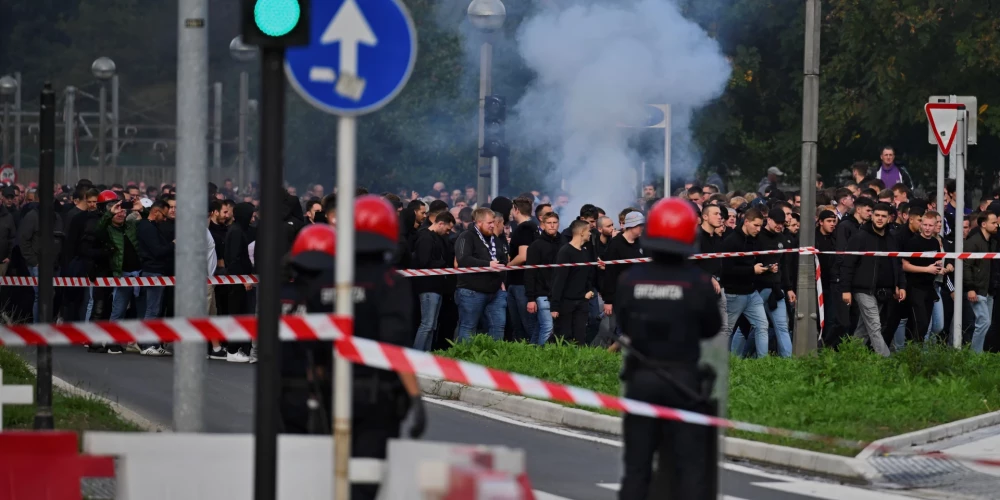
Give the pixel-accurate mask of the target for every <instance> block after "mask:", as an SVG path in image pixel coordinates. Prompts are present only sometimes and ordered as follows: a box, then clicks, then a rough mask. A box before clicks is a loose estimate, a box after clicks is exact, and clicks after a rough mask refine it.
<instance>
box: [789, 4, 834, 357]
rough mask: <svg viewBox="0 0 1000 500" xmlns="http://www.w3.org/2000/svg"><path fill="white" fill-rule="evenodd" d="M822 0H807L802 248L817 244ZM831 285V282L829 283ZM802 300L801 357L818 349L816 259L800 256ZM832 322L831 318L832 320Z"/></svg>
mask: <svg viewBox="0 0 1000 500" xmlns="http://www.w3.org/2000/svg"><path fill="white" fill-rule="evenodd" d="M822 19H823V18H822V9H821V7H820V0H806V39H805V58H804V59H805V61H804V62H805V64H804V66H803V70H802V73H803V76H804V79H803V81H802V186H801V192H802V209H801V210H802V212H801V220H802V227H801V229H799V246H800V247H812V246H814V245H815V243H816V224H815V222H814V221H815V219H816V158H817V157H816V155H817V149H818V146H817V141H818V140H819V38H820V31H821V30H820V27H821V23H822ZM827 282H828V283H829V280H827ZM797 289H798V300H797V301H796V304H795V311H796V315H795V345H794V346H793V347H794V353H795V355H797V356H803V355H806V354H808V353H810V352H812V351H814V350H816V342H817V336H818V335H817V333H816V330H815V329H816V318H817V317H818V316H817V310H816V308H817V298H816V256H815V255H806V254H800V255H799V276H798V287H797ZM828 319H829V318H828Z"/></svg>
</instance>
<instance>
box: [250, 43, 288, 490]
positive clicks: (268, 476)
mask: <svg viewBox="0 0 1000 500" xmlns="http://www.w3.org/2000/svg"><path fill="white" fill-rule="evenodd" d="M284 66H285V49H284V48H274V47H264V48H261V69H260V74H261V106H260V126H261V131H260V132H261V133H260V186H261V194H260V196H261V199H260V206H261V217H260V222H259V230H260V233H259V235H258V236H257V248H256V252H257V258H256V259H255V261H256V262H257V273H258V275H259V276H260V288H259V289H258V295H257V315H258V317H257V321H258V323H257V350H258V361H257V398H256V402H255V408H254V416H255V421H254V436H255V441H254V447H255V448H254V499H255V500H274V499H275V496H276V494H277V485H278V481H277V462H278V418H279V411H278V405H279V403H280V386H279V384H280V382H281V380H280V376H281V371H280V366H279V365H278V359H279V358H278V349H279V348H280V344H279V341H278V317H279V315H280V314H281V309H280V308H281V304H280V293H281V281H280V280H281V261H282V255H281V254H282V250H283V249H282V242H283V241H285V238H284V236H282V235H283V227H282V221H281V219H280V218H279V217H280V216H279V214H280V211H279V209H278V208H279V207H280V205H281V203H282V196H283V194H284V191H283V188H282V186H283V178H284V172H283V165H282V159H283V156H284V125H285V73H284Z"/></svg>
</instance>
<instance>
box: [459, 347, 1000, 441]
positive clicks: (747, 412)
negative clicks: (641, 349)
mask: <svg viewBox="0 0 1000 500" xmlns="http://www.w3.org/2000/svg"><path fill="white" fill-rule="evenodd" d="M439 354H442V355H444V356H448V357H453V358H457V359H462V360H466V361H471V362H474V363H479V364H483V365H486V366H490V367H493V368H498V369H501V370H507V371H512V372H516V373H522V374H525V375H530V376H534V377H538V378H542V379H546V380H551V381H554V382H560V383H564V384H571V385H576V386H580V387H584V388H588V389H593V390H597V391H601V392H605V393H608V394H618V393H619V388H620V385H619V380H618V370H619V368H620V366H621V356H620V355H618V354H611V353H608V352H606V351H604V350H600V349H593V348H578V347H574V346H571V345H566V344H555V345H553V344H550V345H546V346H544V347H542V348H537V347H533V346H530V345H527V344H524V343H508V342H495V341H493V340H492V339H490V338H489V337H486V336H479V337H476V338H474V339H473V340H472V341H471V342H467V343H463V344H458V345H455V346H453V347H452V348H451V349H449V350H447V351H445V352H441V353H439ZM998 409H1000V355H995V354H981V355H976V354H973V353H971V352H969V351H968V350H962V351H957V350H954V349H950V348H947V347H943V346H922V345H910V346H908V347H907V348H906V349H905V350H903V351H902V352H900V353H898V354H896V355H894V356H892V357H890V358H882V357H880V356H878V355H876V354H874V353H872V352H870V351H869V350H868V349H867V348H866V347H864V346H863V345H862V344H860V342H849V343H847V344H845V345H844V346H843V347H842V348H841V349H840V350H839V351H837V352H834V351H830V350H825V351H822V352H819V353H818V354H815V355H812V356H808V357H802V358H792V359H781V358H777V357H769V358H767V359H762V360H757V359H738V358H732V359H731V366H730V373H729V402H728V411H729V418H732V419H734V420H742V421H747V422H752V423H755V424H763V425H769V426H774V427H782V428H787V429H794V430H803V431H811V432H815V433H819V434H823V435H827V436H835V437H841V438H845V439H852V440H861V441H872V440H875V439H879V438H883V437H887V436H892V435H897V434H902V433H906V432H910V431H914V430H919V429H924V428H927V427H932V426H935V425H939V424H943V423H947V422H952V421H955V420H960V419H963V418H968V417H972V416H975V415H979V414H983V413H987V412H990V411H994V410H998ZM731 435H733V436H737V437H743V438H747V439H754V440H758V441H766V442H772V443H777V444H782V445H786V446H795V447H798V448H805V449H811V450H816V451H823V452H827V453H838V454H843V455H853V454H856V453H857V452H858V451H859V450H856V449H837V448H830V447H829V446H828V445H825V444H822V443H813V442H806V441H801V440H794V439H787V438H778V437H772V436H764V435H759V434H749V433H742V432H735V433H732V434H731Z"/></svg>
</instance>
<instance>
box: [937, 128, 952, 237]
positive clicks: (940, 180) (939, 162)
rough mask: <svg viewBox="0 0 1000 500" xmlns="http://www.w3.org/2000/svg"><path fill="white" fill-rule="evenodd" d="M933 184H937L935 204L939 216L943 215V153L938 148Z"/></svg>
mask: <svg viewBox="0 0 1000 500" xmlns="http://www.w3.org/2000/svg"><path fill="white" fill-rule="evenodd" d="M935 186H937V198H936V205H935V206H936V207H937V211H938V213H940V214H941V217H944V153H942V152H941V149H940V148H938V150H937V183H936V184H935ZM942 220H943V219H942ZM953 229H954V228H953Z"/></svg>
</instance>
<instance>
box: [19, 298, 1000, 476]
mask: <svg viewBox="0 0 1000 500" xmlns="http://www.w3.org/2000/svg"><path fill="white" fill-rule="evenodd" d="M352 333H353V322H352V320H351V318H347V317H343V316H338V315H331V314H306V315H286V316H281V318H280V321H279V330H278V336H279V338H281V339H282V340H285V341H309V340H322V341H336V344H335V345H336V347H337V350H338V352H339V353H340V354H341V355H342V356H344V357H345V358H347V359H349V360H351V361H352V362H354V363H357V364H361V365H365V366H370V367H373V368H381V369H385V370H391V371H395V372H401V373H415V374H417V375H422V376H426V377H431V378H436V379H444V380H448V381H451V382H457V383H460V384H464V385H470V386H476V387H483V388H487V389H494V390H499V391H504V392H508V393H511V394H517V395H521V396H530V397H536V398H542V399H547V400H552V401H560V402H564V403H571V404H576V405H582V406H589V407H594V408H602V409H607V410H615V411H620V412H626V413H631V414H634V415H641V416H646V417H651V418H659V419H664V420H672V421H677V422H685V423H689V424H694V425H704V426H709V427H721V428H726V429H733V430H738V431H744V432H751V433H755V434H766V435H770V436H781V437H787V438H792V439H800V440H805V441H815V442H822V443H826V444H828V445H831V446H840V447H846V448H855V449H860V448H864V447H866V446H871V443H868V442H864V441H858V440H851V439H843V438H835V437H829V436H823V435H819V434H816V433H812V432H805V431H793V430H789V429H781V428H777V427H768V426H765V425H758V424H751V423H749V422H740V421H736V420H729V419H725V418H721V417H715V416H711V415H704V414H700V413H695V412H692V411H687V410H681V409H677V408H668V407H665V406H658V405H654V404H650V403H646V402H644V401H638V400H634V399H629V398H623V397H618V396H612V395H610V394H604V393H601V392H597V391H593V390H590V389H584V388H581V387H574V386H570V385H564V384H558V383H555V382H549V381H547V380H541V379H538V378H535V377H529V376H527V375H520V374H517V373H510V372H506V371H503V370H497V369H495V368H489V367H485V366H482V365H477V364H474V363H469V362H466V361H459V360H455V359H450V358H445V357H441V356H436V355H433V354H430V353H426V352H423V351H418V350H415V349H409V348H405V347H400V346H396V345H391V344H383V343H380V342H376V341H374V340H370V339H364V338H360V337H355V336H353V335H352ZM256 337H257V318H256V317H254V316H230V317H224V316H214V317H210V318H188V319H185V318H173V319H164V320H151V321H140V320H129V321H118V322H93V323H64V324H52V325H8V326H0V344H2V345H67V344H88V343H100V342H107V343H117V344H125V343H128V342H138V343H158V342H184V341H192V340H195V341H202V342H204V341H210V340H219V341H225V340H227V341H235V342H246V341H250V340H252V339H254V338H256ZM875 451H876V452H878V453H881V454H889V453H892V454H898V455H904V456H908V455H916V456H924V457H927V458H936V459H946V460H956V461H962V462H973V463H978V464H982V465H993V466H1000V460H993V459H982V458H975V457H965V456H956V455H947V454H942V453H937V452H910V451H905V450H904V451H902V452H899V451H896V450H894V449H892V448H889V447H885V446H879V447H877V448H876V449H875Z"/></svg>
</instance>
